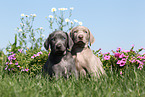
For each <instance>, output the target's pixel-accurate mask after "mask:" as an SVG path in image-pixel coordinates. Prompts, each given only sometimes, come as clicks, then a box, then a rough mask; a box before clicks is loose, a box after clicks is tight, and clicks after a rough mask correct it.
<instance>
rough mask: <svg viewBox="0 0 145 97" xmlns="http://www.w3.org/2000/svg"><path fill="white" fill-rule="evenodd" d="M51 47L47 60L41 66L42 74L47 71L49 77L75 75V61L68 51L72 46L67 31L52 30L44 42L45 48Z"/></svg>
mask: <svg viewBox="0 0 145 97" xmlns="http://www.w3.org/2000/svg"><path fill="white" fill-rule="evenodd" d="M49 45H50V48H51V52H50V55H49V57H48V60H47V62H46V63H45V65H44V66H43V71H44V74H46V73H48V74H49V75H50V77H56V78H57V79H58V78H59V77H62V76H63V77H65V78H68V77H69V76H70V75H72V74H74V75H75V76H76V77H77V70H76V67H75V61H74V59H73V57H72V55H71V53H70V52H69V51H68V49H70V48H72V46H73V41H72V39H71V38H70V37H69V36H68V34H67V33H65V32H63V31H54V32H53V33H51V34H50V35H49V37H48V38H47V40H46V41H45V43H44V47H45V49H46V50H48V49H49Z"/></svg>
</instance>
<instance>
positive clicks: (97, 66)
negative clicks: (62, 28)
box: [69, 26, 105, 77]
mask: <svg viewBox="0 0 145 97" xmlns="http://www.w3.org/2000/svg"><path fill="white" fill-rule="evenodd" d="M69 35H70V37H71V38H72V40H73V42H74V45H73V47H72V50H71V53H72V55H73V57H74V59H75V61H76V62H75V63H76V68H77V70H78V72H79V73H80V75H81V76H86V74H87V72H88V73H89V74H90V75H91V76H93V77H100V75H102V74H105V71H104V69H103V67H102V62H101V61H100V59H99V58H97V57H96V56H95V55H94V54H93V52H92V51H91V49H90V48H89V46H88V44H90V46H91V45H92V44H93V43H94V41H95V39H94V36H93V35H92V34H91V32H90V31H89V29H88V28H86V27H84V26H77V27H75V28H73V29H72V30H71V31H70V33H69Z"/></svg>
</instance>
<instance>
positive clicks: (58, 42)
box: [44, 31, 73, 53]
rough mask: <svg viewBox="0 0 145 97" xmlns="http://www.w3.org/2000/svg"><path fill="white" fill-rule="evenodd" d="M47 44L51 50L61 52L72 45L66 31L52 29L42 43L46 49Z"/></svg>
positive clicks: (47, 47)
mask: <svg viewBox="0 0 145 97" xmlns="http://www.w3.org/2000/svg"><path fill="white" fill-rule="evenodd" d="M49 45H50V48H51V52H53V53H61V52H64V51H66V49H70V48H71V47H72V46H73V41H72V39H71V38H70V37H69V36H68V34H67V33H66V32H63V31H54V32H53V33H51V34H50V35H49V37H48V38H47V39H46V41H45V43H44V47H45V49H46V50H48V49H49Z"/></svg>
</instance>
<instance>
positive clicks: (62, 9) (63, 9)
mask: <svg viewBox="0 0 145 97" xmlns="http://www.w3.org/2000/svg"><path fill="white" fill-rule="evenodd" d="M58 10H61V11H65V10H67V8H58Z"/></svg>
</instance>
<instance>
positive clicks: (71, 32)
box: [69, 28, 74, 39]
mask: <svg viewBox="0 0 145 97" xmlns="http://www.w3.org/2000/svg"><path fill="white" fill-rule="evenodd" d="M73 30H74V28H72V29H71V30H70V32H69V36H70V37H71V38H72V39H73Z"/></svg>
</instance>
